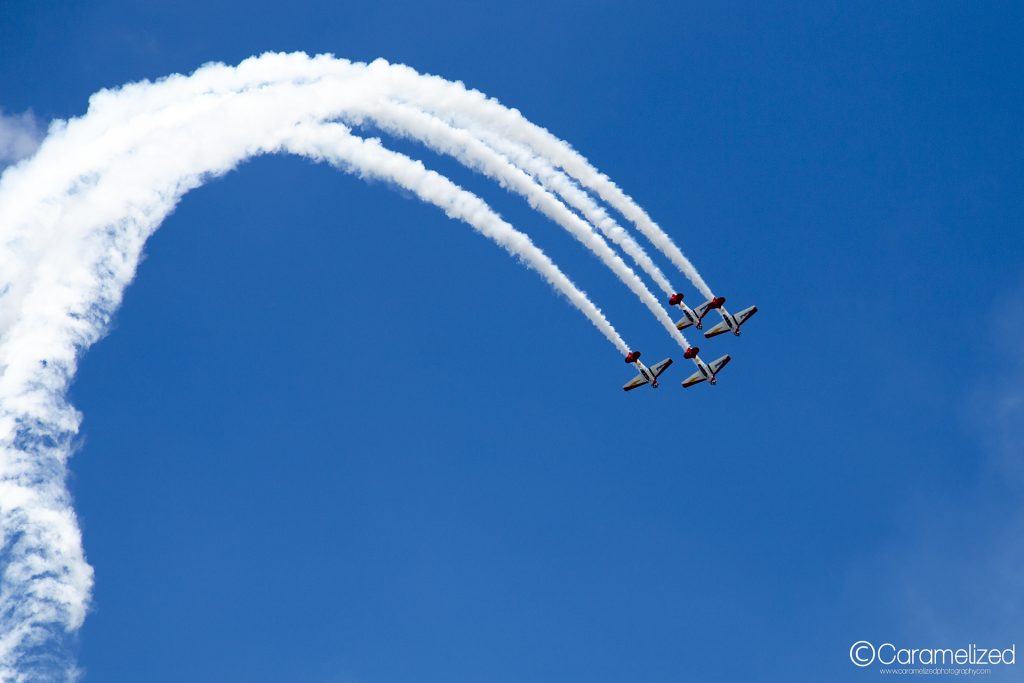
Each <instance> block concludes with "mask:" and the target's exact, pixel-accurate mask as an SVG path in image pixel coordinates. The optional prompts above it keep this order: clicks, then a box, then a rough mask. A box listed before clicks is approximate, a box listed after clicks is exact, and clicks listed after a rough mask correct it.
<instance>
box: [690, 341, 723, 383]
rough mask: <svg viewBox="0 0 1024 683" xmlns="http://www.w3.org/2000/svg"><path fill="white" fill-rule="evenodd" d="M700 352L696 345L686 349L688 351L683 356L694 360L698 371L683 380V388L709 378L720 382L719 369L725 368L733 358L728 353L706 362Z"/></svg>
mask: <svg viewBox="0 0 1024 683" xmlns="http://www.w3.org/2000/svg"><path fill="white" fill-rule="evenodd" d="M698 353H700V349H698V348H697V347H696V346H691V347H690V348H688V349H686V353H684V354H683V358H688V359H690V360H692V361H693V362H694V364H695V365H696V366H697V372H695V373H693V374H692V375H690V376H689V377H687V378H686V379H684V380H683V388H685V389H689V388H690V387H692V386H693V385H694V384H700V383H701V382H703V381H705V380H707V381H708V382H709V383H711V384H718V377H717V375H718V373H719V371H720V370H721V369H722V368H724V367H725V366H726V364H728V362H729V361H730V360H732V358H730V357H729V355H728V354H726V355H724V356H722V357H721V358H719V359H718V360H713V361H711V362H710V363H705V362H704V361H703V360H701V358H700V356H698V355H697V354H698Z"/></svg>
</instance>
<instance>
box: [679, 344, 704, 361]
mask: <svg viewBox="0 0 1024 683" xmlns="http://www.w3.org/2000/svg"><path fill="white" fill-rule="evenodd" d="M698 353H700V349H698V348H697V347H696V346H691V347H690V348H688V349H686V352H685V353H684V354H683V358H686V359H687V360H690V359H693V358H696V357H697V354H698Z"/></svg>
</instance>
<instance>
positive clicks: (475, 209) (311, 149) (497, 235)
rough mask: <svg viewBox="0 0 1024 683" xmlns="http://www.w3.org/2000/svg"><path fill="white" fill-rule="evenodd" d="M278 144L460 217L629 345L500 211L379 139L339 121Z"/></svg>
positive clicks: (622, 346)
mask: <svg viewBox="0 0 1024 683" xmlns="http://www.w3.org/2000/svg"><path fill="white" fill-rule="evenodd" d="M282 148H283V149H285V150H287V151H289V152H293V153H295V154H299V155H302V156H305V157H309V158H312V159H316V160H323V161H327V162H330V163H332V164H333V165H335V166H338V167H340V168H342V169H344V170H348V171H351V172H354V173H356V174H358V175H360V176H363V177H369V178H376V179H380V180H385V181H389V182H392V183H394V184H396V185H398V186H400V187H402V188H404V189H406V190H409V191H410V192H412V193H413V194H415V195H416V196H417V197H419V198H420V199H422V200H423V201H425V202H429V203H431V204H435V205H437V206H438V207H439V208H441V209H442V210H443V211H444V212H445V214H447V215H448V216H449V217H451V218H456V219H458V220H461V221H464V222H466V223H468V224H469V225H471V226H472V227H473V228H474V229H476V230H478V231H479V232H480V233H482V234H484V235H486V236H487V237H489V238H491V239H492V240H494V241H495V242H497V243H498V244H499V245H501V246H502V247H503V248H504V249H506V250H507V251H508V252H509V253H511V254H513V255H515V256H517V257H519V258H520V259H521V260H522V261H523V262H524V263H525V264H526V265H528V266H529V267H530V268H533V269H534V270H536V271H537V272H538V273H540V275H541V276H542V277H543V278H544V279H545V280H547V281H548V283H550V284H551V286H552V287H554V288H555V289H556V290H557V291H558V292H559V293H561V294H563V295H565V297H566V298H567V299H569V301H570V302H572V304H573V305H574V306H576V307H577V308H579V309H580V311H582V312H583V314H584V315H586V316H587V318H588V319H589V320H590V321H591V322H592V323H593V324H594V326H595V327H597V328H598V329H599V330H600V331H601V333H602V334H604V335H605V337H607V338H608V339H609V340H610V341H611V342H612V343H613V344H614V345H615V346H616V348H618V349H619V351H621V352H622V353H623V354H626V353H628V352H629V347H628V346H627V345H626V343H625V342H624V341H623V340H622V338H621V337H620V336H619V335H618V333H617V332H616V331H615V329H614V328H613V327H612V326H611V323H609V322H608V320H607V319H606V318H605V317H604V315H603V314H602V313H601V311H600V310H599V309H598V308H597V307H596V306H595V305H594V304H593V303H592V302H591V301H590V300H589V299H588V298H587V296H586V294H584V293H583V292H582V291H580V290H579V289H578V288H577V287H576V285H574V284H573V283H572V281H570V280H569V278H568V277H567V276H566V275H565V274H564V273H562V271H561V270H559V268H558V266H556V265H555V264H554V262H553V261H551V259H550V258H549V257H548V256H547V255H546V254H544V252H542V251H541V250H540V249H539V248H537V247H536V246H535V245H534V244H533V243H532V242H531V241H530V238H529V237H527V236H526V235H525V234H524V233H522V232H520V231H518V230H516V229H515V228H513V227H512V226H511V225H510V224H509V223H507V222H506V221H504V220H503V219H502V218H501V217H500V216H498V215H497V214H496V213H495V212H494V211H493V210H492V209H491V208H490V207H489V206H488V205H487V204H486V203H485V202H484V201H483V200H482V199H480V198H479V197H477V196H476V195H474V194H472V193H471V192H468V191H466V190H464V189H462V188H460V187H459V186H458V185H456V184H455V183H453V182H452V181H451V180H449V179H448V178H446V177H444V176H442V175H440V174H439V173H437V172H435V171H430V170H427V169H426V168H425V167H424V166H423V164H422V163H420V162H419V161H414V160H413V159H410V158H409V157H407V156H406V155H404V154H399V153H398V152H394V151H392V150H388V149H385V148H384V147H383V146H382V145H381V144H380V142H379V141H377V140H372V139H371V140H366V139H363V138H359V137H357V136H354V135H352V134H351V133H350V131H349V129H348V128H347V127H345V126H343V125H341V124H339V123H333V124H331V123H327V124H298V125H296V126H295V127H294V128H293V129H292V130H291V131H290V132H289V134H288V135H287V136H286V137H285V138H284V140H283V142H282Z"/></svg>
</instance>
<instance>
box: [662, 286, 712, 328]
mask: <svg viewBox="0 0 1024 683" xmlns="http://www.w3.org/2000/svg"><path fill="white" fill-rule="evenodd" d="M668 303H669V305H670V306H678V307H679V308H680V310H682V312H683V317H682V318H680V319H679V320H678V321H676V329H677V330H685V329H686V328H687V327H689V326H690V325H693V326H694V327H696V328H697V329H698V330H699V329H701V328H703V327H704V323H702V322H701V321H700V316H698V315H697V314H696V313H695V312H694V310H693V309H692V308H690V307H689V306H687V305H686V304H684V303H683V295H682V294H680V293H679V292H676V293H675V294H673V295H672V296H670V297H669V298H668Z"/></svg>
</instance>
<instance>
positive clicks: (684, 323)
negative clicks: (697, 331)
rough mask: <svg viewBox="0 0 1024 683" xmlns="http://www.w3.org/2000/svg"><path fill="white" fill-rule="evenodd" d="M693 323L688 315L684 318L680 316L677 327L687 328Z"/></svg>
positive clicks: (679, 328)
mask: <svg viewBox="0 0 1024 683" xmlns="http://www.w3.org/2000/svg"><path fill="white" fill-rule="evenodd" d="M692 324H693V322H692V321H691V320H690V318H689V317H688V316H685V315H684V316H683V317H682V318H680V319H679V320H678V321H676V329H677V330H685V329H686V328H687V327H689V326H690V325H692Z"/></svg>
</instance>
